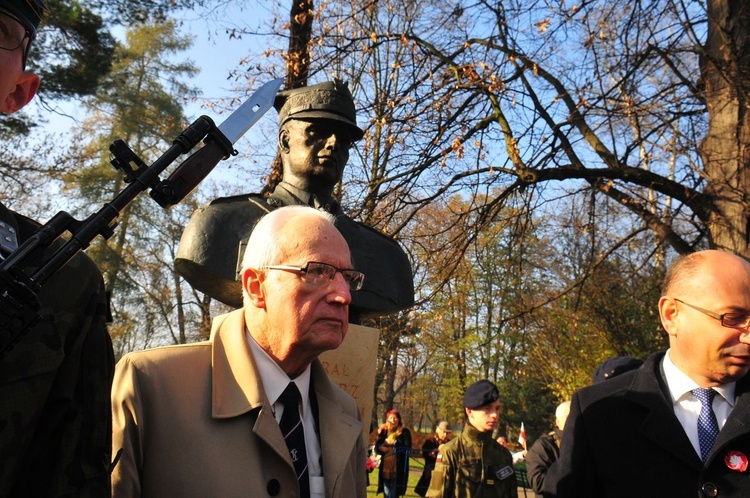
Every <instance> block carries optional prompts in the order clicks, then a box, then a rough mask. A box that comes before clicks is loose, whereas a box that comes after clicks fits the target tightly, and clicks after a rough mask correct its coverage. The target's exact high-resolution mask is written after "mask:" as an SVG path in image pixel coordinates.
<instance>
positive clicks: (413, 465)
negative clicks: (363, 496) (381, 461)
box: [367, 458, 424, 498]
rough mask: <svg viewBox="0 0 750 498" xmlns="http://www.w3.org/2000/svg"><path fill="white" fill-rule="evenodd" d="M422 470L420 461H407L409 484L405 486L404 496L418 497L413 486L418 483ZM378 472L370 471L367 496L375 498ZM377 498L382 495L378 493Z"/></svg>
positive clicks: (422, 465)
mask: <svg viewBox="0 0 750 498" xmlns="http://www.w3.org/2000/svg"><path fill="white" fill-rule="evenodd" d="M423 468H424V462H423V461H422V460H421V459H420V460H415V459H413V458H410V459H409V484H407V486H406V494H405V495H404V496H408V497H417V498H419V495H418V494H417V493H415V492H414V486H416V485H417V481H419V478H420V476H421V475H422V469H423ZM378 472H380V469H375V470H373V471H372V474H370V485H369V486H367V496H376V495H375V491H376V490H377V489H378ZM379 496H383V493H380V495H379Z"/></svg>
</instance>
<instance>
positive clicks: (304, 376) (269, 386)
mask: <svg viewBox="0 0 750 498" xmlns="http://www.w3.org/2000/svg"><path fill="white" fill-rule="evenodd" d="M246 335H247V342H248V344H249V345H250V351H251V352H252V354H253V358H254V359H255V366H257V367H258V372H259V373H260V378H261V381H262V382H263V389H264V390H265V392H266V397H268V400H269V401H270V402H271V404H272V406H273V413H274V417H275V418H276V421H277V422H279V421H280V420H281V415H282V414H283V413H284V405H283V404H282V403H281V401H279V397H281V393H283V392H284V389H286V386H287V385H289V382H294V383H295V384H296V385H297V389H299V392H300V394H301V395H302V403H301V404H300V412H301V413H300V415H301V418H302V426H303V427H304V431H305V449H306V450H307V451H306V452H307V470H308V474H309V476H310V498H324V496H325V482H324V480H323V469H322V467H321V465H320V462H321V450H320V441H318V436H317V434H316V428H315V417H313V413H312V409H311V407H310V365H308V366H307V368H305V371H304V372H302V373H301V374H300V375H299V376H298V377H296V378H294V379H290V378H289V376H288V375H287V374H286V372H284V371H283V370H282V369H281V367H280V366H279V365H278V364H277V363H276V362H275V361H274V360H273V358H271V357H270V356H268V353H266V352H265V351H263V349H262V348H261V347H260V346H259V345H258V343H257V342H256V341H255V339H253V336H251V335H250V333H249V332H247V331H246Z"/></svg>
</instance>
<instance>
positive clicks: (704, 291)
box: [659, 250, 750, 387]
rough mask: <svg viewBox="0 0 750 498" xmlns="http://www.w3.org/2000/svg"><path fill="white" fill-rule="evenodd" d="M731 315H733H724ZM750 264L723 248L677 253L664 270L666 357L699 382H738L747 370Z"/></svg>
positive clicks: (662, 313) (749, 366)
mask: <svg viewBox="0 0 750 498" xmlns="http://www.w3.org/2000/svg"><path fill="white" fill-rule="evenodd" d="M726 314H732V315H730V316H732V317H733V320H727V321H724V320H723V319H722V316H724V315H726ZM748 314H750V263H748V262H747V261H746V260H745V259H744V258H741V257H739V256H737V255H734V254H732V253H729V252H724V251H716V250H709V251H701V252H697V253H694V254H690V255H687V256H684V257H682V258H680V259H679V260H678V261H677V262H676V263H675V264H674V265H673V266H672V268H670V270H669V272H668V273H667V277H666V279H665V282H664V289H663V295H662V297H661V299H660V300H659V315H660V318H661V322H662V325H663V326H664V329H665V330H666V331H667V333H668V334H669V344H670V350H669V358H670V359H671V360H672V362H673V363H674V364H675V366H677V368H678V369H680V370H681V371H682V372H683V373H685V374H686V375H688V377H690V378H691V379H693V380H694V381H695V382H697V383H698V384H699V385H700V386H701V387H712V386H719V385H722V384H725V383H728V382H733V381H736V380H738V379H740V378H742V377H744V376H745V374H747V372H748V370H749V369H750V334H749V333H748V330H747V328H740V327H732V326H726V325H725V324H727V325H732V324H733V323H741V322H742V321H743V317H745V316H747V315H748Z"/></svg>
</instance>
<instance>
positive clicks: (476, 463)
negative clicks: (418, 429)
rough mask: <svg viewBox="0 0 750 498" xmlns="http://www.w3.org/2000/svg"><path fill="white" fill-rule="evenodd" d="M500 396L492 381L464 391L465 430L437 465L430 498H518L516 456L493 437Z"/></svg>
mask: <svg viewBox="0 0 750 498" xmlns="http://www.w3.org/2000/svg"><path fill="white" fill-rule="evenodd" d="M499 399H500V393H499V391H498V390H497V386H495V384H493V383H492V382H490V381H489V380H480V381H478V382H475V383H474V384H472V385H470V386H469V387H468V388H466V391H464V397H463V402H464V411H465V420H464V422H465V423H464V429H463V431H461V434H460V435H459V436H458V437H456V438H454V439H452V440H451V441H449V442H447V443H445V444H444V445H443V446H442V447H441V450H440V453H439V454H438V457H437V461H436V462H435V470H434V471H433V473H432V479H431V481H430V487H429V489H428V490H427V498H443V497H444V498H454V497H455V498H459V497H468V498H472V497H482V498H517V497H518V485H517V482H516V474H515V471H514V469H513V456H512V455H511V453H510V451H508V449H507V448H504V447H503V446H501V445H500V444H499V443H498V442H497V441H495V439H494V438H493V437H492V431H493V430H494V429H495V426H496V425H497V422H498V420H499V417H500V401H499Z"/></svg>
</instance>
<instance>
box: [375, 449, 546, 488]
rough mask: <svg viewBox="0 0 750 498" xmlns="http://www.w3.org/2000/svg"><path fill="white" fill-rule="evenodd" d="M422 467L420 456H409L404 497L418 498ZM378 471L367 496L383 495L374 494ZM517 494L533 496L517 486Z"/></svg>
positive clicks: (520, 466) (521, 464) (376, 486)
mask: <svg viewBox="0 0 750 498" xmlns="http://www.w3.org/2000/svg"><path fill="white" fill-rule="evenodd" d="M423 468H424V461H423V460H422V459H421V458H420V459H419V460H415V459H414V458H409V484H408V485H407V486H406V494H405V495H404V496H405V497H411V498H419V495H418V494H417V493H415V492H414V486H416V485H417V481H419V478H420V476H421V475H422V469H423ZM516 468H517V469H520V470H526V462H521V463H520V464H519V465H517V466H516ZM378 472H380V470H379V469H375V470H373V471H372V473H371V474H370V485H369V486H367V496H383V493H380V495H376V494H375V491H376V490H377V489H378ZM518 496H519V498H523V497H527V498H528V497H533V496H534V493H532V492H531V490H530V489H523V488H520V487H519V488H518Z"/></svg>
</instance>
